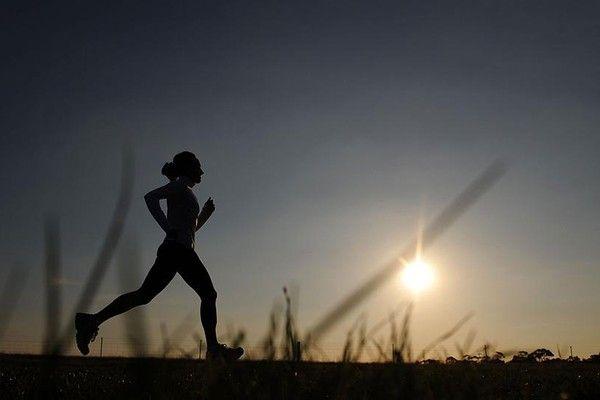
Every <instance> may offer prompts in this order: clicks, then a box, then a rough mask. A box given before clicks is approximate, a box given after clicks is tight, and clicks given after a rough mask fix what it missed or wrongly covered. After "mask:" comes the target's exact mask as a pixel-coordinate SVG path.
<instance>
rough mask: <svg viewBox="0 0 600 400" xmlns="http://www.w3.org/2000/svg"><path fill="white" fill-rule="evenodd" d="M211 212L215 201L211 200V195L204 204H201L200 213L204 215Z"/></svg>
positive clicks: (213, 210) (213, 209)
mask: <svg viewBox="0 0 600 400" xmlns="http://www.w3.org/2000/svg"><path fill="white" fill-rule="evenodd" d="M213 212H215V202H214V201H213V199H212V197H209V198H208V200H206V202H205V203H204V206H202V213H203V214H205V215H211V214H212V213H213Z"/></svg>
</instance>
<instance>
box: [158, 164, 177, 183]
mask: <svg viewBox="0 0 600 400" xmlns="http://www.w3.org/2000/svg"><path fill="white" fill-rule="evenodd" d="M160 172H161V173H162V174H163V175H164V176H166V177H167V178H169V180H170V181H174V180H175V179H177V177H178V176H179V174H178V173H177V167H176V166H175V163H173V162H168V163H166V164H165V165H164V166H163V167H162V170H161V171H160Z"/></svg>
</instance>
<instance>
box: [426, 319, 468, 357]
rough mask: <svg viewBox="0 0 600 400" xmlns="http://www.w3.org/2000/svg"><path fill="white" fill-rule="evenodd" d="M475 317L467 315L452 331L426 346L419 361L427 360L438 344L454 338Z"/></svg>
mask: <svg viewBox="0 0 600 400" xmlns="http://www.w3.org/2000/svg"><path fill="white" fill-rule="evenodd" d="M473 315H474V314H473V313H470V314H467V315H466V316H464V317H463V318H462V319H460V321H458V322H457V323H456V324H455V325H454V326H453V327H452V328H450V330H448V331H447V332H444V333H443V334H442V335H440V336H438V337H437V338H436V339H435V340H434V341H433V342H431V343H429V344H428V345H427V346H425V347H424V348H423V351H422V352H421V354H420V356H419V359H423V358H425V356H426V355H427V353H429V352H430V351H431V349H433V348H434V347H435V346H437V345H438V344H440V343H442V342H443V341H444V340H446V339H448V338H450V337H452V336H453V335H454V334H455V333H456V332H458V330H459V329H460V328H462V326H463V325H464V324H466V323H467V322H468V321H469V320H470V319H471V318H473Z"/></svg>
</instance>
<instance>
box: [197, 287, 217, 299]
mask: <svg viewBox="0 0 600 400" xmlns="http://www.w3.org/2000/svg"><path fill="white" fill-rule="evenodd" d="M200 300H202V301H209V302H210V301H212V302H214V301H216V300H217V291H216V290H215V289H211V290H207V291H204V292H203V293H201V294H200Z"/></svg>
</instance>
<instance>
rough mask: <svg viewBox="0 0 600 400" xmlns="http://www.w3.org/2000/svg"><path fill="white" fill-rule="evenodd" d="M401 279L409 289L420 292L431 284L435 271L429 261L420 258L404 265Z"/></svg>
mask: <svg viewBox="0 0 600 400" xmlns="http://www.w3.org/2000/svg"><path fill="white" fill-rule="evenodd" d="M401 279H402V283H404V285H405V286H406V287H407V288H408V289H410V290H411V291H413V292H414V293H419V292H421V291H423V290H424V289H427V288H428V287H430V286H431V284H432V283H433V279H434V273H433V269H432V268H431V267H430V266H429V265H428V264H427V263H425V262H424V261H423V260H421V259H419V258H418V259H416V260H414V261H412V262H410V263H408V264H406V265H405V266H404V269H403V270H402V275H401Z"/></svg>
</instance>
